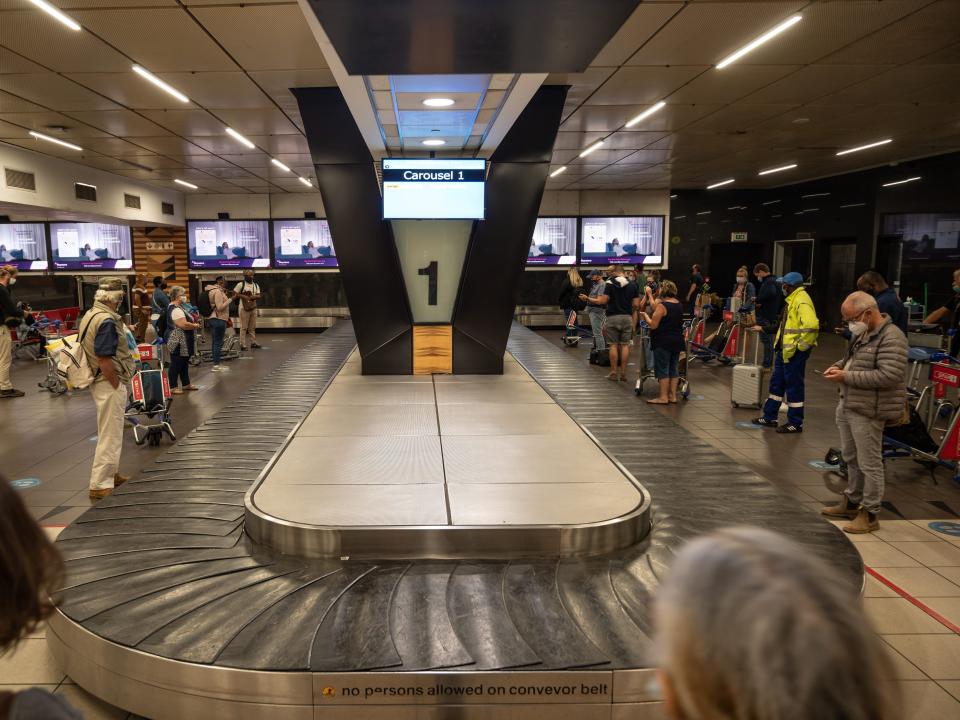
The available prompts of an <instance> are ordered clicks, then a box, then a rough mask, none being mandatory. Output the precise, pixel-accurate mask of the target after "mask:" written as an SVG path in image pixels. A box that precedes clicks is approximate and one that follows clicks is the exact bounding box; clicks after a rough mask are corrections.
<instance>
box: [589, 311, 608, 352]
mask: <svg viewBox="0 0 960 720" xmlns="http://www.w3.org/2000/svg"><path fill="white" fill-rule="evenodd" d="M587 317H589V318H590V329H591V330H593V346H594V347H595V348H596V349H597V350H603V349H605V348H606V347H607V341H606V340H605V339H604V338H603V321H604V319H605V317H606V313H599V312H588V313H587Z"/></svg>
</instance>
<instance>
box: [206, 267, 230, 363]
mask: <svg viewBox="0 0 960 720" xmlns="http://www.w3.org/2000/svg"><path fill="white" fill-rule="evenodd" d="M226 287H227V281H226V278H224V277H223V275H217V278H216V280H214V282H213V285H207V286H206V287H205V288H204V289H203V291H204V292H205V293H207V296H208V297H209V298H210V307H211V308H212V310H213V312H212V313H211V315H210V317H209V318H207V325H209V326H210V345H211V354H212V356H213V367H212V368H211V370H212V371H213V372H220V371H226V370H229V369H230V368H227V367H224V366H223V365H221V364H220V351H221V349H222V348H223V337H224V335H226V334H227V322H228V321H229V320H230V303H231V302H232V296H233V291H230V293H229V294H228V293H227V290H226Z"/></svg>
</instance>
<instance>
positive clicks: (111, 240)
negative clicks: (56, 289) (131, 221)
mask: <svg viewBox="0 0 960 720" xmlns="http://www.w3.org/2000/svg"><path fill="white" fill-rule="evenodd" d="M50 248H51V250H52V251H53V257H52V258H51V263H52V266H53V269H54V270H129V269H131V268H132V267H133V252H132V250H131V244H130V228H129V226H127V225H109V224H107V223H84V222H70V223H50Z"/></svg>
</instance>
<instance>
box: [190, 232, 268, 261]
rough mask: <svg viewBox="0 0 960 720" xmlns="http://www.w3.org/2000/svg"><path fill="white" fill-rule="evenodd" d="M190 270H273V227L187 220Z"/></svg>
mask: <svg viewBox="0 0 960 720" xmlns="http://www.w3.org/2000/svg"><path fill="white" fill-rule="evenodd" d="M187 249H188V251H189V255H190V268H191V269H193V270H216V269H218V268H225V269H230V268H246V267H255V268H267V267H270V224H269V222H268V221H266V220H188V221H187Z"/></svg>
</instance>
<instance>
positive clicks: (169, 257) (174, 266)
mask: <svg viewBox="0 0 960 720" xmlns="http://www.w3.org/2000/svg"><path fill="white" fill-rule="evenodd" d="M133 268H134V271H135V272H136V273H137V274H138V275H139V274H140V273H144V274H146V276H147V283H148V285H147V287H148V288H152V287H153V286H152V285H151V284H150V282H151V281H152V280H153V278H155V277H156V276H157V275H159V276H161V277H162V278H163V279H164V280H166V281H167V282H168V283H169V284H170V285H182V286H183V287H185V288H187V292H189V291H190V283H189V280H188V278H187V272H188V270H189V266H188V264H187V231H186V228H182V227H181V228H159V227H147V228H142V227H140V228H138V227H135V228H133Z"/></svg>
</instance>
